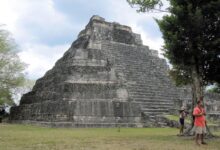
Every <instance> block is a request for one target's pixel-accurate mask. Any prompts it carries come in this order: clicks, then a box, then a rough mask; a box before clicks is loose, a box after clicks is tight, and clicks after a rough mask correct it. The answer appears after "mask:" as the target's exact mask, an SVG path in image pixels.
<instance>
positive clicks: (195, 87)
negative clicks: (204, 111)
mask: <svg viewBox="0 0 220 150" xmlns="http://www.w3.org/2000/svg"><path fill="white" fill-rule="evenodd" d="M191 73H192V84H191V88H192V110H191V126H190V127H189V128H188V129H187V130H186V131H185V133H184V134H185V135H190V134H191V132H192V129H193V127H194V117H193V109H194V107H195V106H196V104H197V101H198V100H200V98H202V100H203V97H204V88H203V84H202V80H201V77H200V75H199V73H198V70H197V69H196V66H194V67H192V70H191ZM202 103H203V106H204V107H205V103H204V100H203V101H202ZM206 128H207V135H208V136H210V137H214V136H213V134H212V133H211V132H210V130H209V127H208V126H207V124H206Z"/></svg>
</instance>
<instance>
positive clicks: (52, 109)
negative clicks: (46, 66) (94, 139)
mask: <svg viewBox="0 0 220 150" xmlns="http://www.w3.org/2000/svg"><path fill="white" fill-rule="evenodd" d="M167 71H168V66H167V64H166V61H165V60H164V59H161V58H159V57H158V54H157V51H154V50H150V49H149V47H148V46H145V45H143V44H142V40H141V36H140V35H139V34H136V33H133V32H132V30H131V28H130V27H128V26H125V25H120V24H119V23H115V22H113V23H111V22H106V21H105V19H104V18H102V17H99V16H93V17H92V18H91V19H90V21H89V23H88V24H87V25H86V27H85V29H84V30H82V31H81V32H80V33H79V35H78V38H77V39H76V40H75V41H74V42H73V43H72V45H71V47H70V48H69V49H68V50H67V51H66V52H65V53H64V55H63V57H62V58H60V59H59V60H58V61H57V62H56V64H55V66H54V67H53V68H52V69H51V70H49V71H47V72H46V74H45V75H44V76H43V77H42V78H40V79H38V80H37V81H36V84H35V85H34V87H33V89H32V91H30V92H29V93H26V94H24V95H23V96H22V98H21V101H20V105H19V106H16V107H12V109H11V115H10V119H11V121H12V122H21V123H33V124H41V125H48V126H58V127H60V126H61V127H63V126H65V127H115V126H117V125H119V124H120V126H125V127H143V126H151V125H152V123H155V116H158V115H163V114H169V113H171V111H172V110H173V109H174V107H175V101H178V100H180V99H182V100H189V99H190V94H186V93H187V92H188V91H187V90H184V89H179V88H176V87H175V85H174V84H173V83H172V82H171V80H170V78H169V76H168V73H167ZM184 92H185V93H184ZM183 94H185V95H184V96H183ZM187 95H188V96H187ZM183 97H184V99H183Z"/></svg>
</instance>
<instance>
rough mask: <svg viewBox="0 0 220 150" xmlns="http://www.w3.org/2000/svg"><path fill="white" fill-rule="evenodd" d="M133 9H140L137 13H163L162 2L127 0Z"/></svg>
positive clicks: (158, 0)
mask: <svg viewBox="0 0 220 150" xmlns="http://www.w3.org/2000/svg"><path fill="white" fill-rule="evenodd" d="M127 2H128V3H129V4H130V5H131V6H132V7H138V9H137V12H150V11H163V10H161V9H160V8H161V7H162V6H163V2H162V1H161V0H127Z"/></svg>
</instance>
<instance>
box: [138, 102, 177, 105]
mask: <svg viewBox="0 0 220 150" xmlns="http://www.w3.org/2000/svg"><path fill="white" fill-rule="evenodd" d="M136 103H137V104H139V105H143V106H145V105H146V106H148V105H166V106H173V105H174V103H173V102H172V101H167V102H164V101H145V102H136Z"/></svg>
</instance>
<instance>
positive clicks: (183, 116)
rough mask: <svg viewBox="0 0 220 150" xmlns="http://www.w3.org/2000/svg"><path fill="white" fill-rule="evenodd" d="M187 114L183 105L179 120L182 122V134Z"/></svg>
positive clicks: (181, 133)
mask: <svg viewBox="0 0 220 150" xmlns="http://www.w3.org/2000/svg"><path fill="white" fill-rule="evenodd" d="M186 116H187V113H186V111H185V108H184V107H181V109H180V115H179V122H180V135H183V130H184V120H185V117H186Z"/></svg>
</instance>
